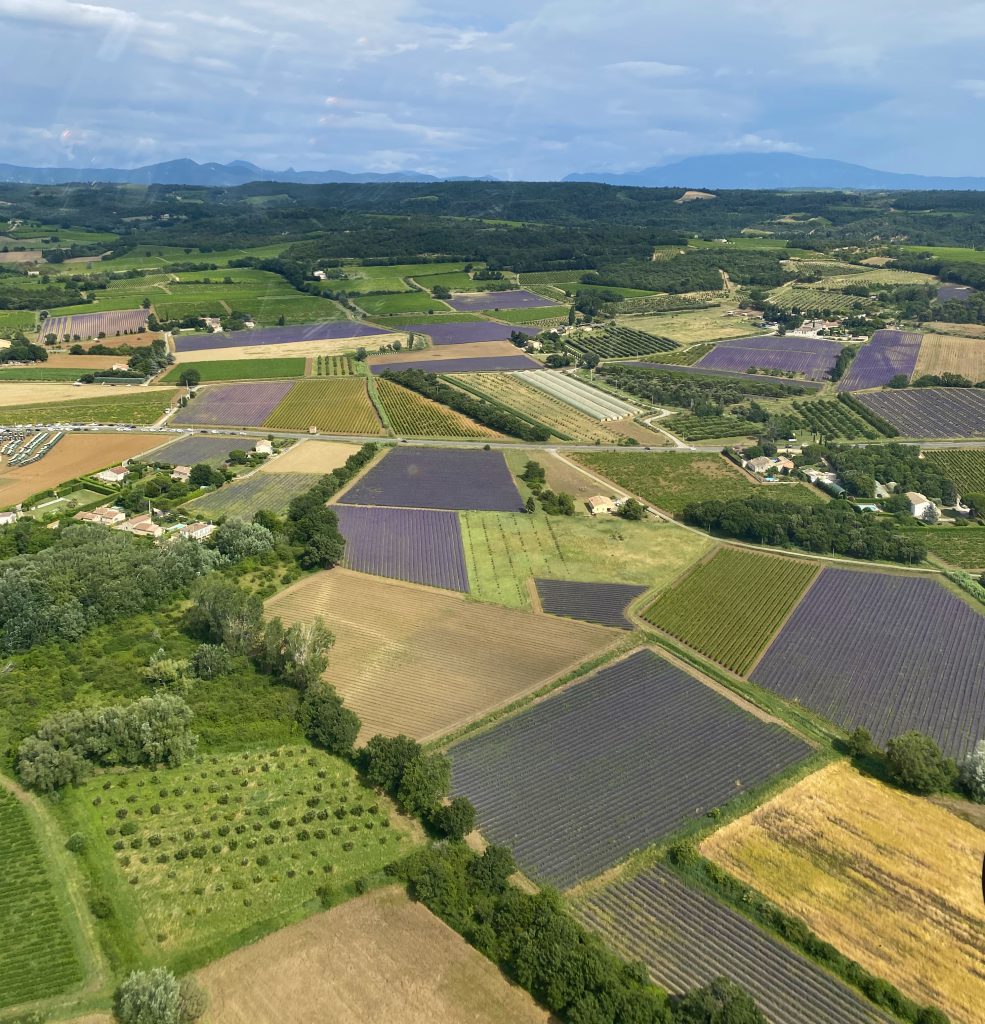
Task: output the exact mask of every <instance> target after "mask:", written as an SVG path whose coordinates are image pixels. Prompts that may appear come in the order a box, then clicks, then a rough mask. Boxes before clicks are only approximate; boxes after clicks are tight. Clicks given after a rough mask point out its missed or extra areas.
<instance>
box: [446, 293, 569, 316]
mask: <svg viewBox="0 0 985 1024" xmlns="http://www.w3.org/2000/svg"><path fill="white" fill-rule="evenodd" d="M445 302H447V303H448V305H449V306H451V308H452V309H456V310H458V312H459V313H471V312H474V311H475V310H479V309H534V308H536V307H537V306H553V305H556V303H553V302H551V301H550V300H549V299H545V298H544V296H543V295H536V294H535V293H534V292H527V291H524V290H523V289H519V290H518V289H513V290H512V291H505V292H475V293H473V294H471V295H456V296H455V297H454V298H451V299H445Z"/></svg>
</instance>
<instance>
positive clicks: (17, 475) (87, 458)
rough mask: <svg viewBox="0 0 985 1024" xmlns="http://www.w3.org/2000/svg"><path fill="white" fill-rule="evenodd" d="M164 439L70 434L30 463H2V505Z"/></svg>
mask: <svg viewBox="0 0 985 1024" xmlns="http://www.w3.org/2000/svg"><path fill="white" fill-rule="evenodd" d="M41 386H42V387H50V385H44V384H43V385H41ZM165 440H167V435H165V434H69V435H67V436H66V437H63V438H62V439H61V441H59V442H58V444H56V445H55V447H54V448H52V450H51V451H50V452H49V453H48V454H47V455H46V456H45V457H44V458H43V459H39V460H38V461H37V462H32V463H31V465H29V466H15V467H14V468H13V469H11V468H10V467H9V466H3V467H0V508H6V506H8V505H16V504H17V503H18V502H20V501H23V500H24V499H25V498H29V497H30V496H31V495H32V494H37V492H38V491H45V490H47V489H48V488H49V487H57V486H58V484H60V483H61V482H62V481H63V480H71V479H72V478H73V477H76V476H79V474H81V473H92V472H95V471H96V470H100V469H106V468H107V467H108V466H115V465H118V464H119V463H120V462H121V461H122V460H123V459H131V458H134V457H135V456H137V455H140V454H141V453H142V452H146V451H149V450H150V449H151V448H155V447H156V446H157V445H159V444H160V443H161V442H162V441H165Z"/></svg>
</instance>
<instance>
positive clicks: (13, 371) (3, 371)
mask: <svg viewBox="0 0 985 1024" xmlns="http://www.w3.org/2000/svg"><path fill="white" fill-rule="evenodd" d="M83 373H85V370H83V369H82V368H81V367H80V368H78V369H74V370H73V369H71V368H69V367H58V366H55V367H46V366H45V364H44V363H36V364H35V365H34V366H8V367H0V381H3V380H24V381H60V382H61V383H63V384H64V383H65V381H67V380H68V381H72V380H78V379H79V377H81V376H82V374H83Z"/></svg>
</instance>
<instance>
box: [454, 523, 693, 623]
mask: <svg viewBox="0 0 985 1024" xmlns="http://www.w3.org/2000/svg"><path fill="white" fill-rule="evenodd" d="M459 517H460V519H461V522H462V536H463V542H464V545H465V561H466V565H467V567H468V575H469V592H470V594H471V595H472V597H473V598H475V599H476V600H479V601H488V602H490V603H492V604H501V605H505V606H506V607H508V608H529V607H530V595H529V592H528V589H527V585H528V581H529V580H530V579H531V578H533V577H547V578H552V579H562V580H580V581H587V582H600V583H616V582H619V583H638V584H642V585H645V586H650V587H663V586H666V585H668V584H669V583H670V582H671V581H672V580H674V579H675V578H676V577H677V576H678V575H680V573H682V572H683V571H684V570H685V569H686V568H687V567H688V566H689V565H691V564H692V563H693V562H694V561H695V560H696V559H698V558H700V557H701V555H702V554H704V552H705V551H707V550H708V548H709V547H710V546H711V541H709V540H707V539H705V538H704V537H701V536H699V535H698V534H694V533H690V532H688V531H685V530H681V529H679V528H678V527H676V526H674V525H672V524H670V523H658V522H655V521H653V520H645V521H643V522H637V523H631V522H625V521H624V520H622V519H617V518H614V517H606V518H604V519H595V518H588V517H584V516H547V515H544V514H541V513H535V514H534V515H525V514H522V513H512V512H461V513H459Z"/></svg>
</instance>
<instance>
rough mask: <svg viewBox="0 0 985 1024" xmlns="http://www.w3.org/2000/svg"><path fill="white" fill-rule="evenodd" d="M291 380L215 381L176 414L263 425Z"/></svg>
mask: <svg viewBox="0 0 985 1024" xmlns="http://www.w3.org/2000/svg"><path fill="white" fill-rule="evenodd" d="M293 386H294V382H293V381H290V380H258V381H250V382H249V383H245V384H213V385H211V386H210V387H207V388H202V389H201V390H200V391H199V392H198V394H196V396H195V397H194V398H193V399H192V400H191V401H190V402H189V403H188V405H186V406H185V407H184V409H179V410H178V412H177V414H176V415H175V416H174V417H173V418H172V420H171V422H172V424H175V425H176V426H178V425H181V424H185V423H195V424H202V425H204V426H223V425H225V426H237V427H259V426H261V425H262V424H263V423H264V422H265V421H266V419H267V417H268V416H269V415H270V414H271V413H272V412H273V411H274V409H276V408H277V405H278V404H279V403H280V401H281V399H282V398H283V397H284V396H285V395H286V394H287V393H288V391H290V390H291V388H292V387H293Z"/></svg>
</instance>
